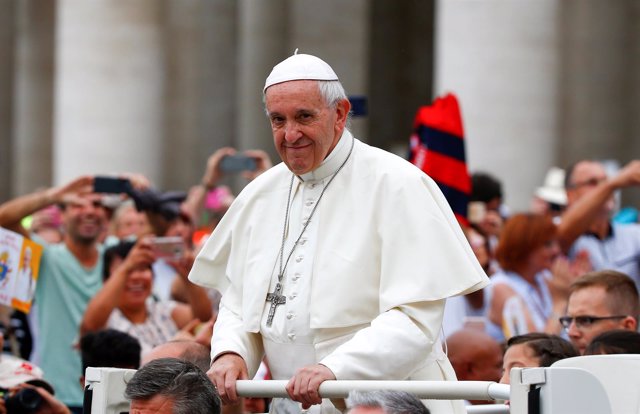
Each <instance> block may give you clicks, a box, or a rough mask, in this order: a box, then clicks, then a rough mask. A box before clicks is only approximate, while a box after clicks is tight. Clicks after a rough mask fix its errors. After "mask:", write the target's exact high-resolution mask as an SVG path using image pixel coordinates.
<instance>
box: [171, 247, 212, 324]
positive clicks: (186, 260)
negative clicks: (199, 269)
mask: <svg viewBox="0 0 640 414" xmlns="http://www.w3.org/2000/svg"><path fill="white" fill-rule="evenodd" d="M193 261H194V256H193V254H192V253H191V252H188V253H186V254H185V256H184V257H183V258H181V259H180V260H178V261H172V262H169V263H170V264H171V265H172V266H173V268H174V269H175V270H176V272H177V273H178V277H179V278H180V279H181V282H182V284H183V286H184V293H185V296H186V299H187V303H188V304H189V305H188V306H176V308H175V309H174V311H173V314H172V316H173V320H174V321H175V322H176V325H177V326H178V327H179V328H182V327H183V326H184V325H186V324H187V323H188V322H190V321H191V320H192V319H193V318H198V319H200V320H201V321H207V320H209V319H211V315H212V313H213V312H212V309H211V301H210V300H209V295H207V291H206V290H205V289H204V288H203V287H200V286H198V285H196V284H194V283H191V281H189V279H188V276H189V271H190V270H191V267H192V266H193Z"/></svg>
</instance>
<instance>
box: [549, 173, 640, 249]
mask: <svg viewBox="0 0 640 414" xmlns="http://www.w3.org/2000/svg"><path fill="white" fill-rule="evenodd" d="M631 186H640V160H634V161H631V162H630V163H628V164H627V165H626V166H625V167H624V168H623V169H622V170H621V171H620V173H619V174H618V175H616V176H615V177H612V178H609V179H607V180H605V181H603V182H602V183H600V184H598V185H597V186H596V187H595V188H593V190H591V191H589V192H588V193H586V194H585V195H584V196H582V197H581V198H580V199H578V200H576V201H575V202H574V203H573V204H572V205H571V206H570V207H569V208H568V209H567V210H566V211H565V213H564V214H563V215H562V221H561V222H560V224H559V225H558V240H559V242H560V247H561V248H562V250H563V251H564V252H565V253H566V252H568V251H569V249H570V248H571V245H572V244H573V243H574V242H575V241H576V239H577V238H578V237H580V235H582V234H583V233H585V232H586V231H587V230H589V227H590V225H591V223H592V222H593V220H594V219H595V218H597V216H598V214H599V213H601V211H602V207H603V206H604V205H605V203H607V201H608V200H609V199H610V198H611V196H612V195H613V193H614V192H615V191H616V190H619V189H622V188H626V187H631Z"/></svg>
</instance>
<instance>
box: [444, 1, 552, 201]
mask: <svg viewBox="0 0 640 414" xmlns="http://www.w3.org/2000/svg"><path fill="white" fill-rule="evenodd" d="M558 3H559V0H521V1H505V0H483V1H476V0H439V1H438V3H437V6H436V10H437V17H436V35H435V38H436V58H435V62H436V67H435V72H436V75H435V91H436V94H437V95H439V94H442V93H445V92H454V93H455V94H456V95H457V96H458V98H459V100H460V105H461V109H462V115H463V120H464V127H465V135H466V136H465V138H466V149H467V159H468V161H469V166H470V169H471V171H478V170H484V171H487V172H489V173H491V174H493V175H495V176H496V177H498V178H499V179H500V180H502V182H503V187H504V192H505V195H506V198H505V201H506V203H507V204H508V205H509V206H510V207H511V208H512V209H513V210H516V211H517V210H525V209H527V208H528V207H529V202H530V198H531V195H532V193H533V191H534V189H535V188H536V187H537V186H539V185H540V184H541V183H542V180H543V177H544V174H545V172H546V170H547V169H548V168H549V167H550V166H552V165H554V164H555V163H556V155H555V152H556V149H555V142H556V139H558V138H557V137H558V128H559V126H558V125H559V120H558V107H559V97H558V91H557V90H558V80H559V75H558V71H559V57H558V55H559V35H558V27H559V24H558V15H559V12H558V8H559V5H558Z"/></svg>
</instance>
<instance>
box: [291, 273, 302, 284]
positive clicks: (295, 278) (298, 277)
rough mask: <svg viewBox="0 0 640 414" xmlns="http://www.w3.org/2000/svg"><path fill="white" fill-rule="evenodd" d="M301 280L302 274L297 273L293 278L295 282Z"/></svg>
mask: <svg viewBox="0 0 640 414" xmlns="http://www.w3.org/2000/svg"><path fill="white" fill-rule="evenodd" d="M298 279H300V273H296V274H295V275H293V277H292V278H291V280H293V281H294V282H295V281H296V280H298Z"/></svg>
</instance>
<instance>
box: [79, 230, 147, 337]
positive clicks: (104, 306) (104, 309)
mask: <svg viewBox="0 0 640 414" xmlns="http://www.w3.org/2000/svg"><path fill="white" fill-rule="evenodd" d="M154 260H155V255H154V254H153V250H152V249H151V244H150V243H149V241H148V240H147V239H140V240H138V242H137V243H136V245H135V246H134V247H133V249H131V251H130V252H129V254H128V255H127V257H126V259H125V260H124V262H122V264H120V266H118V268H117V269H116V270H115V271H114V272H113V273H112V274H111V276H110V277H109V279H107V281H106V282H105V283H104V285H103V286H102V289H100V291H99V292H98V293H97V294H96V295H95V296H94V297H93V299H91V301H90V302H89V304H88V305H87V309H86V310H85V312H84V316H83V317H82V322H81V324H80V335H81V336H82V335H84V334H85V333H87V332H93V331H97V330H99V329H102V328H104V327H105V326H106V324H107V321H108V320H109V316H110V315H111V312H112V311H113V310H114V309H115V308H116V307H117V306H118V298H119V297H120V296H121V295H122V292H123V291H124V289H125V285H126V283H127V278H128V277H129V274H130V273H131V272H132V271H134V270H136V269H138V268H140V267H144V266H148V267H150V266H151V264H152V263H153V261H154Z"/></svg>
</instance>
